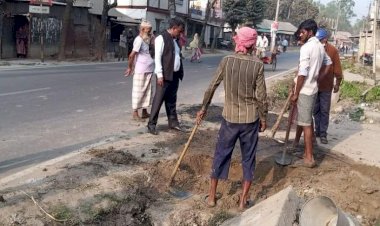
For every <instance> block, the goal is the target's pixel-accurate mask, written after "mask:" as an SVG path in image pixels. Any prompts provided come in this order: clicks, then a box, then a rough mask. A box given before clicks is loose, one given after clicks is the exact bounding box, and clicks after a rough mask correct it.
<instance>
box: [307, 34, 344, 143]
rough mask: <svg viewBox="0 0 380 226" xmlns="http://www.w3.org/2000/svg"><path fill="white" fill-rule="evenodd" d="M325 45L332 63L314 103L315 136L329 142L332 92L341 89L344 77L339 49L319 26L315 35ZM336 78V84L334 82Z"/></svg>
mask: <svg viewBox="0 0 380 226" xmlns="http://www.w3.org/2000/svg"><path fill="white" fill-rule="evenodd" d="M315 36H316V37H317V38H318V39H319V41H320V42H321V43H322V45H323V46H324V47H325V51H326V53H327V55H328V56H329V57H330V58H331V61H332V65H331V67H330V70H329V71H328V73H327V75H326V76H325V77H324V78H323V79H320V80H319V81H318V95H317V100H316V102H315V105H314V114H313V115H314V121H315V136H316V137H319V138H320V140H321V143H322V144H327V143H328V141H327V128H328V127H329V117H330V106H331V94H332V92H334V93H336V92H338V91H339V87H340V84H341V82H342V79H343V72H342V67H341V65H340V57H339V51H338V50H337V49H336V48H335V47H334V46H333V45H331V44H330V43H328V41H327V40H328V38H329V33H328V31H327V30H326V29H324V28H319V29H318V31H317V34H316V35H315ZM334 78H335V80H336V81H335V84H334Z"/></svg>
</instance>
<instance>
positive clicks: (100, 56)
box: [96, 0, 117, 61]
mask: <svg viewBox="0 0 380 226" xmlns="http://www.w3.org/2000/svg"><path fill="white" fill-rule="evenodd" d="M116 6H117V0H114V2H113V3H112V4H109V3H108V0H103V11H102V17H101V21H100V24H101V26H100V27H101V28H100V32H99V37H100V41H99V43H98V48H97V53H96V59H97V60H99V61H103V60H104V55H105V53H106V47H107V39H106V38H107V37H106V30H107V20H108V12H109V11H110V9H112V8H115V7H116Z"/></svg>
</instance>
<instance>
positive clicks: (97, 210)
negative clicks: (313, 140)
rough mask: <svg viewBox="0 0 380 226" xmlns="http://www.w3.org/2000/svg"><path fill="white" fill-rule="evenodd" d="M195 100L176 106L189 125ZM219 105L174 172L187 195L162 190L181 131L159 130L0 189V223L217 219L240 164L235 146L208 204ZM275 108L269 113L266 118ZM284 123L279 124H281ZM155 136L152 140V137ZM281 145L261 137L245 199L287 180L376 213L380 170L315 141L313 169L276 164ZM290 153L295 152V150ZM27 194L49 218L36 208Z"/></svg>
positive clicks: (235, 189) (237, 188) (367, 214)
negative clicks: (223, 177) (215, 195)
mask: <svg viewBox="0 0 380 226" xmlns="http://www.w3.org/2000/svg"><path fill="white" fill-rule="evenodd" d="M198 109H199V106H188V107H184V108H182V110H181V111H180V114H181V115H182V116H183V117H182V119H183V120H187V121H186V122H187V123H188V124H191V122H192V121H194V116H195V112H196V111H197V110H198ZM221 110H222V108H221V107H218V106H211V108H210V110H209V111H208V116H207V118H206V121H205V123H204V124H203V126H201V128H200V129H199V131H198V132H197V133H196V135H195V137H194V139H193V141H192V143H191V145H190V148H189V150H188V153H187V155H186V156H185V158H184V160H183V163H182V164H181V166H180V169H179V171H178V173H177V175H176V177H175V180H174V185H173V186H175V187H176V188H180V189H181V190H183V191H186V192H189V193H190V194H191V195H192V196H191V197H189V198H187V199H185V200H179V199H176V198H174V197H173V196H171V195H170V194H168V189H169V188H168V182H169V178H170V175H171V173H172V170H173V168H174V165H175V163H176V158H177V157H178V155H179V154H180V153H181V151H182V149H183V147H184V144H185V143H186V142H187V140H188V136H189V134H188V133H176V132H171V131H170V132H166V131H162V133H161V135H160V136H158V137H155V136H152V135H149V134H139V135H137V136H136V137H134V138H131V139H128V140H121V141H119V142H118V143H116V144H113V145H112V146H107V145H105V146H104V147H98V148H93V149H90V150H88V151H87V152H86V153H83V154H81V155H80V156H79V157H78V158H82V161H79V162H74V161H73V162H70V161H69V162H66V163H64V164H57V165H56V166H54V167H55V169H53V167H51V168H48V169H43V170H42V171H43V172H42V173H45V174H46V176H44V177H42V178H40V179H35V180H33V181H32V182H30V183H26V184H24V185H20V186H14V187H7V188H6V189H1V190H0V194H1V197H2V198H3V199H1V200H0V212H1V214H0V222H3V224H4V225H18V224H21V225H129V226H140V225H219V224H220V223H221V222H222V221H224V220H226V219H228V218H230V217H233V216H235V215H237V214H238V211H237V207H238V204H237V203H238V201H239V195H240V192H241V179H242V171H241V165H240V153H239V152H240V148H239V145H237V147H236V149H235V151H234V154H233V160H232V162H231V167H230V172H229V179H228V180H226V181H221V182H220V184H219V186H218V192H219V195H218V200H217V207H216V208H211V209H210V208H207V207H206V206H205V205H204V203H203V200H204V197H205V195H206V194H207V191H208V186H209V174H210V169H211V164H212V158H213V152H214V148H215V142H216V137H217V132H218V127H219V124H218V122H219V121H220V119H221ZM275 119H276V115H275V114H270V115H269V125H273V122H274V121H275ZM284 129H285V123H282V124H281V126H280V130H284ZM153 141H154V142H153ZM283 148H284V146H282V145H280V144H278V143H277V142H276V141H275V140H272V139H269V138H266V137H265V136H264V135H262V136H261V137H260V142H259V147H258V153H257V164H256V171H255V179H254V182H253V186H252V189H251V192H250V198H251V199H252V200H254V201H255V203H258V202H260V201H262V200H265V199H266V198H267V197H269V196H271V195H273V194H275V193H277V192H278V191H280V190H282V189H284V188H285V187H287V186H288V185H292V186H293V188H294V189H295V190H296V192H297V194H298V195H299V196H300V197H301V198H304V199H305V200H306V199H308V198H311V197H315V196H319V195H325V196H328V197H330V198H331V199H332V200H334V202H335V203H336V204H337V205H338V206H339V208H341V209H342V210H344V211H346V212H347V213H350V214H352V215H353V216H355V217H357V218H358V219H359V220H360V221H361V222H362V224H363V225H368V226H369V225H375V224H376V222H378V221H379V219H380V191H379V188H380V178H379V177H378V175H380V169H379V168H376V167H371V166H366V165H361V164H358V163H355V162H353V161H351V160H349V159H347V158H345V157H343V156H342V155H339V154H336V153H333V152H329V151H328V150H324V149H322V148H319V149H317V150H316V154H315V157H316V160H317V162H318V167H316V168H314V169H307V168H291V167H280V166H278V165H276V164H275V161H274V157H275V156H276V155H277V154H278V153H279V152H281V151H282V150H283ZM294 158H297V157H294ZM24 192H25V193H27V194H28V195H30V196H33V198H34V199H35V200H36V202H37V203H38V204H39V205H40V206H41V207H42V208H43V209H44V210H46V211H47V212H48V213H50V214H52V215H53V216H54V217H55V218H57V219H59V220H64V222H56V221H54V220H52V219H51V218H49V217H48V216H47V215H46V214H44V213H42V212H41V211H40V209H39V208H38V207H37V206H36V205H35V204H34V203H33V201H32V200H31V199H30V198H29V197H28V196H26V195H25V193H24Z"/></svg>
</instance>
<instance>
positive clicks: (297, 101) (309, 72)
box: [291, 19, 331, 168]
mask: <svg viewBox="0 0 380 226" xmlns="http://www.w3.org/2000/svg"><path fill="white" fill-rule="evenodd" d="M317 29H318V26H317V23H316V22H315V21H314V20H312V19H308V20H305V21H304V22H302V23H301V24H300V26H299V28H298V31H297V34H299V38H300V42H302V43H304V44H303V46H302V47H301V50H300V60H299V67H298V76H297V78H295V80H296V81H295V83H296V84H295V90H294V92H293V96H292V98H291V100H292V102H293V105H294V106H295V107H296V109H297V112H296V115H297V119H296V121H297V131H296V138H295V141H294V144H295V146H296V145H297V144H298V142H299V139H300V136H301V133H302V132H303V133H304V140H305V153H304V161H303V163H300V164H301V165H303V166H306V167H310V168H312V167H315V166H316V163H315V161H314V157H313V126H312V123H313V119H312V118H313V117H312V115H313V108H314V105H315V100H316V97H317V94H318V84H317V80H318V79H324V76H325V75H326V74H327V71H328V69H329V68H330V66H326V67H324V68H323V70H321V68H322V65H331V59H330V57H328V56H327V54H326V52H325V49H324V48H323V45H322V44H321V43H320V42H319V40H318V39H317V38H316V37H315V34H316V32H317Z"/></svg>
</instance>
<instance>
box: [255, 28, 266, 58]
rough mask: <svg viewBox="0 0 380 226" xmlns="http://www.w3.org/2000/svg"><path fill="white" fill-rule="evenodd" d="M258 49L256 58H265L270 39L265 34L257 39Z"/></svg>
mask: <svg viewBox="0 0 380 226" xmlns="http://www.w3.org/2000/svg"><path fill="white" fill-rule="evenodd" d="M256 47H257V51H256V56H257V57H259V58H261V57H265V51H266V48H267V47H268V38H267V37H266V36H265V35H264V33H261V35H260V36H259V37H258V38H257V42H256Z"/></svg>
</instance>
